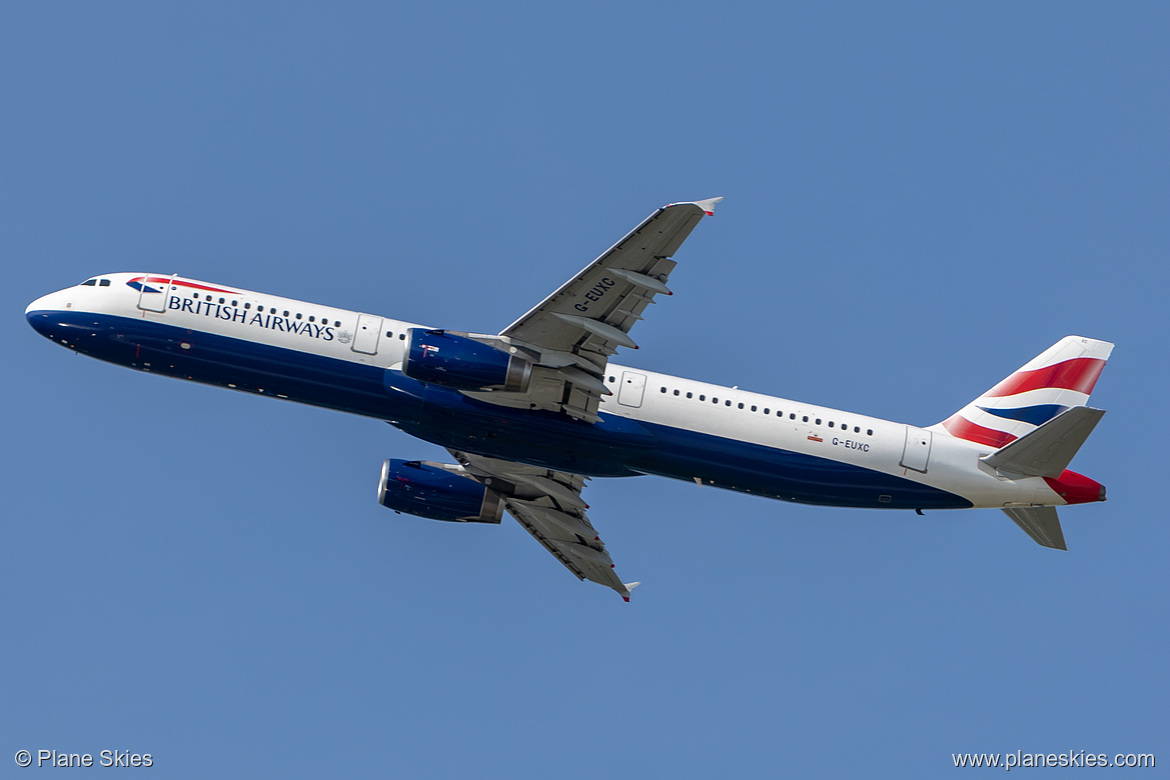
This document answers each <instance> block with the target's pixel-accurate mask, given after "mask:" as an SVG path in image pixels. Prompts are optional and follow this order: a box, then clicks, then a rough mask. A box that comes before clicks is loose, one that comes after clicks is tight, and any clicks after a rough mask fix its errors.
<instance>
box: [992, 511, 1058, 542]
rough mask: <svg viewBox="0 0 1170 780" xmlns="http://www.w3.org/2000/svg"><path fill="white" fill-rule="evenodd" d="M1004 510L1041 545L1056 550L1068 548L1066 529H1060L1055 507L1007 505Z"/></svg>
mask: <svg viewBox="0 0 1170 780" xmlns="http://www.w3.org/2000/svg"><path fill="white" fill-rule="evenodd" d="M1003 512H1004V514H1006V515H1007V516H1008V517H1010V518H1011V519H1012V520H1013V521H1014V522H1015V524H1016V525H1018V526H1019V527H1020V528H1023V529H1024V533H1026V534H1027V535H1028V536H1030V537H1032V538H1033V539H1035V540H1036V544H1038V545H1040V546H1041V547H1051V548H1052V549H1054V550H1067V549H1068V546H1067V545H1065V543H1064V531H1062V530H1061V529H1060V517H1059V516H1058V515H1057V514H1056V508H1055V507H1051V506H1026V507H1005V508H1004V510H1003Z"/></svg>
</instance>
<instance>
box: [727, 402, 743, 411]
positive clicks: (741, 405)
mask: <svg viewBox="0 0 1170 780" xmlns="http://www.w3.org/2000/svg"><path fill="white" fill-rule="evenodd" d="M727 403H731V401H728V402H727ZM739 408H740V409H742V408H743V404H739Z"/></svg>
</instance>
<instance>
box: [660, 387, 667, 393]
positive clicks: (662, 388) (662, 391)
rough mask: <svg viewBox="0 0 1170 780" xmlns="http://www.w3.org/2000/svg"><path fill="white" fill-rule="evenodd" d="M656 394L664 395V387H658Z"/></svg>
mask: <svg viewBox="0 0 1170 780" xmlns="http://www.w3.org/2000/svg"><path fill="white" fill-rule="evenodd" d="M658 392H660V393H665V392H666V388H665V387H660V388H658Z"/></svg>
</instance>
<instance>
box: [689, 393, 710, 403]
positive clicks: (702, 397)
mask: <svg viewBox="0 0 1170 780" xmlns="http://www.w3.org/2000/svg"><path fill="white" fill-rule="evenodd" d="M688 395H689V394H688ZM699 400H700V401H706V400H707V396H705V395H703V394H702V393H700V394H699Z"/></svg>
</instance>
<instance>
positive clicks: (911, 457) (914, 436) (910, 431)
mask: <svg viewBox="0 0 1170 780" xmlns="http://www.w3.org/2000/svg"><path fill="white" fill-rule="evenodd" d="M933 439H934V434H933V433H931V432H930V431H924V430H923V429H921V428H914V427H912V426H910V425H907V426H906V448H905V449H904V450H902V460H901V463H900V465H902V466H905V467H906V468H908V469H910V470H911V471H920V472H922V473H923V474H925V473H926V466H927V464H928V463H929V462H930V445H931V443H932V441H933Z"/></svg>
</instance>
